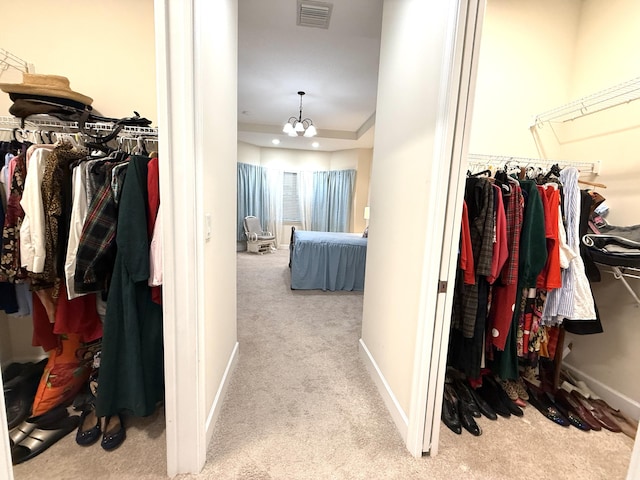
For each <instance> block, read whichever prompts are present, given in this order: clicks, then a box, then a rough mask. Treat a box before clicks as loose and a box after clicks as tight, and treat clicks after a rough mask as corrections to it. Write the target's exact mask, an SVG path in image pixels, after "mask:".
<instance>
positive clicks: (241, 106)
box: [238, 0, 382, 151]
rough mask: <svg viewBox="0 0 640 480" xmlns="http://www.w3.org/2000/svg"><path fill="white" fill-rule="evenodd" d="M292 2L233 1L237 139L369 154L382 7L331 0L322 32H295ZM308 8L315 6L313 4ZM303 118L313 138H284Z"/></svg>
mask: <svg viewBox="0 0 640 480" xmlns="http://www.w3.org/2000/svg"><path fill="white" fill-rule="evenodd" d="M299 3H300V2H299V1H297V0H268V1H267V0H240V1H239V2H238V140H240V141H243V142H247V143H251V144H254V145H257V146H261V147H273V146H274V145H273V144H272V140H273V139H274V138H278V139H279V140H280V142H281V143H280V144H279V145H278V148H293V149H304V150H312V149H313V147H312V146H311V143H312V142H313V141H317V142H318V143H319V144H320V146H319V147H318V148H317V149H318V150H324V151H335V150H344V149H349V148H371V147H373V124H374V120H375V108H376V91H377V81H378V60H379V54H380V30H381V22H382V0H334V1H332V2H328V3H331V4H332V9H331V17H330V23H329V27H328V28H326V29H325V28H315V27H303V26H298V25H297V12H298V5H299ZM302 3H310V4H311V7H313V6H314V5H313V4H314V3H315V2H302ZM299 90H303V91H305V92H306V95H305V96H304V98H303V116H304V117H309V118H311V119H312V120H313V123H314V125H315V126H316V128H317V129H318V135H317V136H316V137H313V138H304V137H288V136H287V135H286V134H284V133H282V126H283V125H284V122H286V121H287V119H288V118H289V117H291V116H297V115H298V110H299V101H300V97H299V96H298V94H297V92H298V91H299Z"/></svg>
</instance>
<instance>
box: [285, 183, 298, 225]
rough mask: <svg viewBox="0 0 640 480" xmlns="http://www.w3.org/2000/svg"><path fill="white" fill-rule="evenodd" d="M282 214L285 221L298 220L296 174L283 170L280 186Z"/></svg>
mask: <svg viewBox="0 0 640 480" xmlns="http://www.w3.org/2000/svg"><path fill="white" fill-rule="evenodd" d="M282 216H283V221H285V222H299V221H300V199H299V198H298V174H297V173H295V172H284V182H283V188H282Z"/></svg>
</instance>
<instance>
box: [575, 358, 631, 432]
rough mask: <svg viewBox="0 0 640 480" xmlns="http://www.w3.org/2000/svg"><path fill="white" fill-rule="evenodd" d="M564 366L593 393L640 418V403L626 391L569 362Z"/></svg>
mask: <svg viewBox="0 0 640 480" xmlns="http://www.w3.org/2000/svg"><path fill="white" fill-rule="evenodd" d="M563 366H564V368H566V369H567V370H569V371H570V372H571V373H572V374H573V375H574V376H575V377H577V378H578V379H579V380H582V381H584V382H585V383H586V384H587V386H588V387H589V389H591V390H592V391H593V393H595V394H596V395H598V396H599V397H600V398H602V399H603V400H604V401H606V402H607V403H608V404H609V405H611V406H612V407H614V408H618V409H620V410H622V411H623V412H624V413H626V414H627V415H629V416H630V417H632V418H635V419H636V420H638V419H640V403H638V402H637V401H635V400H633V399H632V398H629V397H627V396H626V395H625V394H624V393H621V392H619V391H618V390H616V389H614V388H612V387H610V386H609V385H606V384H605V383H602V382H601V381H599V380H597V379H595V378H594V377H592V376H590V375H588V374H586V373H585V372H583V371H582V370H580V369H578V368H576V367H574V366H573V365H570V364H569V363H566V362H565V363H564V364H563Z"/></svg>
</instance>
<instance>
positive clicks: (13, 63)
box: [0, 48, 35, 73]
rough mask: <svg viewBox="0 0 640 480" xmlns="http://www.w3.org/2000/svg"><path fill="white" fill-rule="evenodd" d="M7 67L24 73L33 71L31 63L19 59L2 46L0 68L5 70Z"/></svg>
mask: <svg viewBox="0 0 640 480" xmlns="http://www.w3.org/2000/svg"><path fill="white" fill-rule="evenodd" d="M8 68H14V69H16V70H18V71H20V72H26V73H34V71H35V68H34V67H33V64H31V63H29V62H27V61H26V60H23V59H21V58H20V57H18V56H16V55H14V54H13V53H11V52H9V51H8V50H5V49H4V48H0V70H2V71H5V70H7V69H8Z"/></svg>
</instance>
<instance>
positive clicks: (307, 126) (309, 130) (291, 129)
mask: <svg viewBox="0 0 640 480" xmlns="http://www.w3.org/2000/svg"><path fill="white" fill-rule="evenodd" d="M298 95H300V114H299V116H298V118H296V117H291V118H290V119H289V120H287V123H285V124H284V128H283V129H282V131H283V132H284V133H286V134H287V135H289V136H290V137H297V136H298V135H300V134H303V135H304V136H305V137H313V136H315V135H316V134H317V133H318V132H317V131H316V127H314V126H313V121H312V120H311V119H310V118H305V119H304V120H303V119H302V96H303V95H304V92H298Z"/></svg>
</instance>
